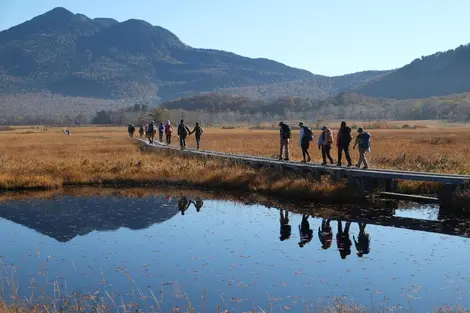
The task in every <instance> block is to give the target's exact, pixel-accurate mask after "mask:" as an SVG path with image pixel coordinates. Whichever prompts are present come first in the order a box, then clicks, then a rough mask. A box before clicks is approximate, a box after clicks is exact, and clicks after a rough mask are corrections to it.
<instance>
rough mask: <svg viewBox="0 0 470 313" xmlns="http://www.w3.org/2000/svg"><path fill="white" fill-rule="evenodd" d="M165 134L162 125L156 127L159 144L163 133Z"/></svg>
mask: <svg viewBox="0 0 470 313" xmlns="http://www.w3.org/2000/svg"><path fill="white" fill-rule="evenodd" d="M164 132H165V126H163V123H160V125H159V126H158V139H159V141H160V142H163V133H164Z"/></svg>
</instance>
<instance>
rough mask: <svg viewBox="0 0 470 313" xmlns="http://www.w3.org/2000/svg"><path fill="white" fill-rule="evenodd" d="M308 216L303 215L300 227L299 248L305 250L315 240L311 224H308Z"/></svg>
mask: <svg viewBox="0 0 470 313" xmlns="http://www.w3.org/2000/svg"><path fill="white" fill-rule="evenodd" d="M308 217H309V215H308V214H303V215H302V222H301V223H300V225H299V232H300V242H299V247H301V248H303V247H304V246H305V245H306V244H307V243H309V242H310V241H311V240H312V238H313V230H311V229H310V223H309V222H308Z"/></svg>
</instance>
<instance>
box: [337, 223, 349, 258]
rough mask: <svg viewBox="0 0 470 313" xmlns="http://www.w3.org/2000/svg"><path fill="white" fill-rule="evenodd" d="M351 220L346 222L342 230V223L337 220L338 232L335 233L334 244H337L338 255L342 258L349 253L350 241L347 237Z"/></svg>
mask: <svg viewBox="0 0 470 313" xmlns="http://www.w3.org/2000/svg"><path fill="white" fill-rule="evenodd" d="M350 227H351V222H346V226H345V227H344V231H343V223H342V222H341V221H338V234H336V245H337V246H338V250H339V255H340V256H341V258H342V259H346V257H347V256H348V255H350V254H351V246H352V242H351V239H350V238H349V228H350Z"/></svg>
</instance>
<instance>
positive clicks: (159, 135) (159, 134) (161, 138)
mask: <svg viewBox="0 0 470 313" xmlns="http://www.w3.org/2000/svg"><path fill="white" fill-rule="evenodd" d="M158 137H159V138H158V139H160V142H162V141H163V133H158Z"/></svg>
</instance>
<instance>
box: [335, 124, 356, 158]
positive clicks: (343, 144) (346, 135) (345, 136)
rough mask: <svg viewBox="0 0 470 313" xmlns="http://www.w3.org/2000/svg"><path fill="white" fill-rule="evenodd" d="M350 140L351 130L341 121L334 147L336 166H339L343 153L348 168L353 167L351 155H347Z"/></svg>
mask: <svg viewBox="0 0 470 313" xmlns="http://www.w3.org/2000/svg"><path fill="white" fill-rule="evenodd" d="M351 140H352V136H351V128H350V127H348V126H347V125H346V122H345V121H342V122H341V127H340V129H339V131H338V135H337V138H336V146H337V147H338V166H341V162H342V160H343V151H344V155H345V157H346V161H348V167H351V166H352V165H353V164H352V159H351V155H350V154H349V145H350V144H351Z"/></svg>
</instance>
